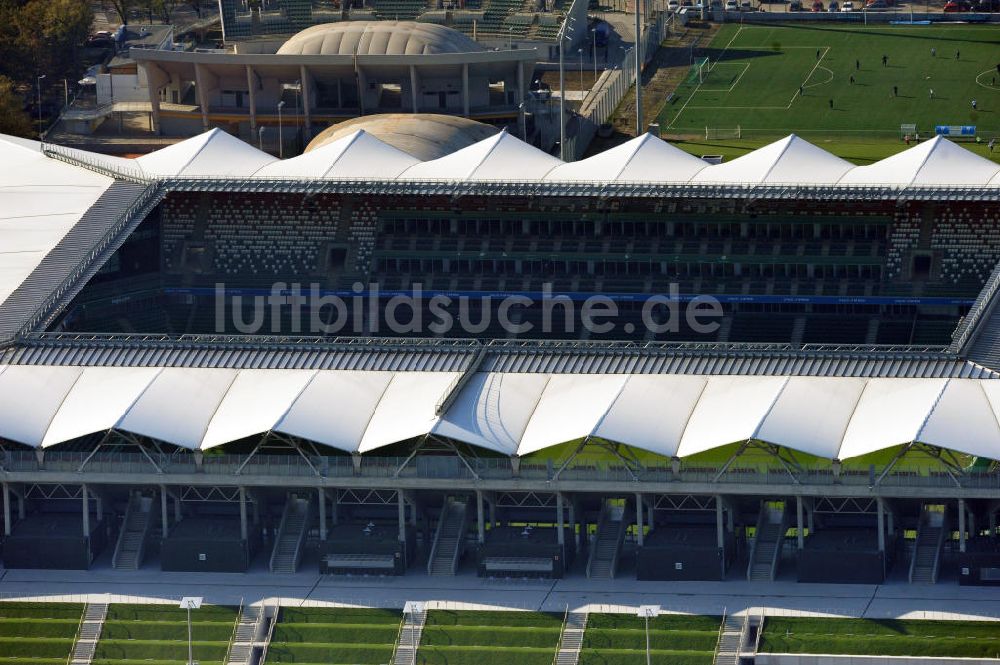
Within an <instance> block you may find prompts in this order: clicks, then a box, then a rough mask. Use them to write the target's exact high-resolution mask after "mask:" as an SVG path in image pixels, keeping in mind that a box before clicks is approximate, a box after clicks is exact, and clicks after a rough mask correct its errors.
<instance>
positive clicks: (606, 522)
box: [587, 506, 626, 580]
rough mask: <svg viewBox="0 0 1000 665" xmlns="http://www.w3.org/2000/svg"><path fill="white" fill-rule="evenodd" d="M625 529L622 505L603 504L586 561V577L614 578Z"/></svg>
mask: <svg viewBox="0 0 1000 665" xmlns="http://www.w3.org/2000/svg"><path fill="white" fill-rule="evenodd" d="M625 530H626V524H625V508H624V506H605V507H604V510H603V511H602V513H601V521H600V523H598V525H597V535H596V537H595V539H594V546H593V547H592V548H591V550H590V558H589V560H588V561H587V577H589V578H591V579H596V580H610V579H614V576H615V572H616V571H617V568H618V553H619V552H620V551H621V546H622V541H623V540H624V539H625Z"/></svg>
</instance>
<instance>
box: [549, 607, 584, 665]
mask: <svg viewBox="0 0 1000 665" xmlns="http://www.w3.org/2000/svg"><path fill="white" fill-rule="evenodd" d="M586 630H587V612H586V611H583V612H570V613H569V614H567V615H566V623H565V624H563V630H562V635H561V636H560V637H559V651H557V652H556V665H577V663H579V662H580V651H581V649H583V634H584V633H585V632H586Z"/></svg>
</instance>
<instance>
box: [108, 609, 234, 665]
mask: <svg viewBox="0 0 1000 665" xmlns="http://www.w3.org/2000/svg"><path fill="white" fill-rule="evenodd" d="M237 615H238V610H237V608H235V607H223V606H219V605H204V606H202V607H201V609H198V610H195V611H192V612H191V625H192V630H191V633H192V637H193V652H194V657H195V659H196V660H198V661H199V662H201V663H202V664H203V665H216V664H220V665H221V663H222V662H223V661H224V660H225V657H226V651H227V650H228V648H229V638H230V637H231V636H232V634H233V628H234V625H235V622H236V618H237ZM185 662H187V612H186V611H185V610H182V609H180V608H178V607H174V606H171V605H124V604H113V605H110V606H108V616H107V619H106V620H105V622H104V629H103V631H102V632H101V639H100V640H99V641H98V643H97V649H96V651H95V653H94V663H95V665H138V664H139V663H142V664H143V665H167V664H175V663H176V664H181V663H185Z"/></svg>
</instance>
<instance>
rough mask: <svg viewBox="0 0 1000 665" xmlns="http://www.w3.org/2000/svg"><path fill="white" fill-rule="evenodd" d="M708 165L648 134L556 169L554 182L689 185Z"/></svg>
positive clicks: (549, 177) (547, 178)
mask: <svg viewBox="0 0 1000 665" xmlns="http://www.w3.org/2000/svg"><path fill="white" fill-rule="evenodd" d="M706 166H708V164H706V163H705V161H704V160H702V159H699V158H697V157H695V156H694V155H691V154H689V153H686V152H684V151H683V150H681V149H680V148H677V147H675V146H672V145H670V144H669V143H667V142H666V141H662V140H660V139H658V138H656V137H655V136H653V135H652V134H649V133H648V132H647V133H644V134H643V135H642V136H637V137H636V138H634V139H631V140H630V141H627V142H625V143H623V144H621V145H619V146H616V147H614V148H611V149H610V150H605V151H604V152H602V153H599V154H597V155H594V156H593V157H588V158H587V159H582V160H580V161H578V162H569V163H567V164H562V165H560V166H557V167H556V168H554V169H552V170H551V171H550V172H549V173H548V175H546V176H545V180H549V181H554V182H595V181H597V182H688V181H689V180H690V179H691V178H692V177H693V176H694V175H695V174H696V173H698V172H699V171H701V170H702V169H704V168H705V167H706Z"/></svg>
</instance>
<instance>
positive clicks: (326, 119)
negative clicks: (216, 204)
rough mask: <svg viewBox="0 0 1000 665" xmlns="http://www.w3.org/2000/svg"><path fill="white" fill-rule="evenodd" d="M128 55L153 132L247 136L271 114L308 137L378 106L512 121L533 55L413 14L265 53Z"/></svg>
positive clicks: (303, 38) (307, 37)
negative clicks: (144, 90) (220, 131)
mask: <svg viewBox="0 0 1000 665" xmlns="http://www.w3.org/2000/svg"><path fill="white" fill-rule="evenodd" d="M132 57H133V58H134V59H135V60H136V62H137V63H138V66H139V69H140V80H144V81H145V82H147V83H148V96H149V101H150V106H151V111H150V114H151V119H150V120H151V125H152V126H153V128H154V130H155V131H156V132H158V133H168V134H192V133H196V132H197V131H200V130H207V129H211V128H212V127H221V128H224V129H226V130H227V131H229V132H230V133H233V134H239V135H242V136H243V137H244V138H246V139H248V140H251V141H253V142H255V143H257V142H258V141H257V139H258V132H259V128H260V127H262V126H267V127H277V126H278V125H279V124H281V125H282V126H283V128H284V129H286V130H287V131H286V132H285V133H286V134H287V135H289V136H291V135H293V134H296V133H298V132H299V131H301V133H302V135H303V139H304V141H308V140H309V139H311V138H312V136H313V135H314V133H315V132H314V128H315V127H316V126H319V127H325V126H328V125H331V124H335V123H337V122H341V121H343V120H345V119H350V118H354V117H357V116H366V115H371V114H378V113H404V112H405V113H437V114H446V115H456V116H464V117H466V118H473V119H475V118H489V119H490V120H491V121H494V122H496V121H498V122H500V123H503V122H505V121H513V120H515V119H516V118H517V114H518V107H519V105H520V104H521V102H522V101H524V99H525V97H526V95H527V92H528V84H529V81H530V78H531V74H532V72H533V70H534V66H535V62H536V52H535V51H534V50H533V49H513V50H498V51H495V50H487V49H484V48H483V47H482V46H481V45H479V44H477V43H476V42H475V41H473V40H472V39H470V38H469V37H467V36H466V35H464V34H462V33H461V32H459V31H457V30H454V29H452V28H448V27H446V26H442V25H436V24H432V23H418V22H416V21H340V22H336V23H325V24H321V25H315V26H312V27H309V28H306V29H305V30H303V31H301V32H300V33H298V34H296V35H294V36H293V37H291V38H290V39H288V40H287V41H286V42H285V43H284V44H282V45H281V46H280V47H279V48H278V49H277V51H276V52H274V53H199V52H188V51H152V50H150V51H136V52H134V53H133V54H132ZM282 102H284V103H283V104H282V105H281V110H280V113H279V109H278V106H279V104H281V103H282ZM164 104H170V106H169V107H168V108H167V109H166V111H165V110H164ZM279 115H280V117H279Z"/></svg>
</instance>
